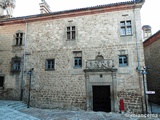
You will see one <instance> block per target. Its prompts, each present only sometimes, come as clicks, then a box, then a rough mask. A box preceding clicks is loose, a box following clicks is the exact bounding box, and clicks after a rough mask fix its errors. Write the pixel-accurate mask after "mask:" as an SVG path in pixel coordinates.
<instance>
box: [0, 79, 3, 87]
mask: <svg viewBox="0 0 160 120" xmlns="http://www.w3.org/2000/svg"><path fill="white" fill-rule="evenodd" d="M1 87H4V77H2V76H0V88H1Z"/></svg>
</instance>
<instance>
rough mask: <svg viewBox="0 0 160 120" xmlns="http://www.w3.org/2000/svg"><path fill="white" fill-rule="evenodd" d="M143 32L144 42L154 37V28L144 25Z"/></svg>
mask: <svg viewBox="0 0 160 120" xmlns="http://www.w3.org/2000/svg"><path fill="white" fill-rule="evenodd" d="M142 30H143V39H144V41H145V40H146V39H147V38H149V37H150V36H151V35H152V28H151V26H149V25H144V26H143V27H142Z"/></svg>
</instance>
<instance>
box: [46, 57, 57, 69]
mask: <svg viewBox="0 0 160 120" xmlns="http://www.w3.org/2000/svg"><path fill="white" fill-rule="evenodd" d="M54 69H55V60H54V59H48V60H46V70H54Z"/></svg>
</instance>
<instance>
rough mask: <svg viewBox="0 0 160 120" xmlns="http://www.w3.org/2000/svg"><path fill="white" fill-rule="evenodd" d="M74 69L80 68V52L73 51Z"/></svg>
mask: <svg viewBox="0 0 160 120" xmlns="http://www.w3.org/2000/svg"><path fill="white" fill-rule="evenodd" d="M73 54H74V68H82V52H81V51H74V52H73Z"/></svg>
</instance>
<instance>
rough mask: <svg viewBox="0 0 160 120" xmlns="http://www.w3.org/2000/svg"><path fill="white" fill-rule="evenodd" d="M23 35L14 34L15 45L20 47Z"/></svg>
mask: <svg viewBox="0 0 160 120" xmlns="http://www.w3.org/2000/svg"><path fill="white" fill-rule="evenodd" d="M22 41H23V33H16V43H15V44H16V45H22Z"/></svg>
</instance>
